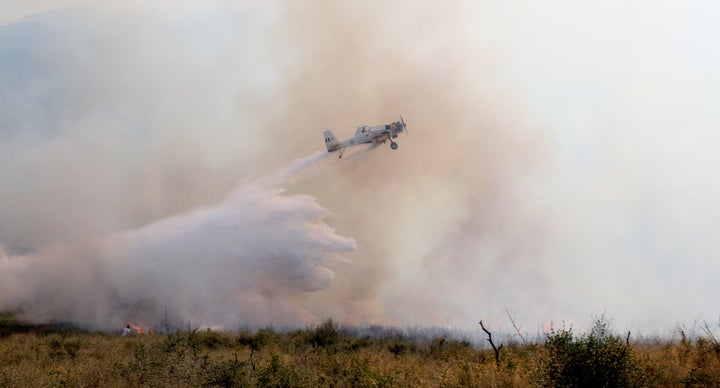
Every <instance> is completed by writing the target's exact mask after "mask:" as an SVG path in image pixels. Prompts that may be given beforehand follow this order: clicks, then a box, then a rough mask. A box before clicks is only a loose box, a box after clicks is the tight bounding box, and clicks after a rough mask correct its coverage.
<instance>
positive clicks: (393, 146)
mask: <svg viewBox="0 0 720 388" xmlns="http://www.w3.org/2000/svg"><path fill="white" fill-rule="evenodd" d="M390 148H392V149H393V150H396V149H397V148H398V144H397V143H395V142H394V141H391V142H390Z"/></svg>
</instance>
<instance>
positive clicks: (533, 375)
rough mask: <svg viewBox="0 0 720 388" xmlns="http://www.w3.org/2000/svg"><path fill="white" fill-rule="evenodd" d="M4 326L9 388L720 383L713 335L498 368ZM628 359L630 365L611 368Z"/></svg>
mask: <svg viewBox="0 0 720 388" xmlns="http://www.w3.org/2000/svg"><path fill="white" fill-rule="evenodd" d="M0 326H2V328H3V331H2V332H3V333H4V334H3V336H2V338H0V386H7V387H14V386H65V385H70V386H110V387H113V386H123V387H124V386H143V385H147V386H283V387H288V386H303V387H304V386H319V387H323V386H489V387H497V386H503V387H504V386H518V387H524V386H553V385H557V384H561V383H568V382H569V383H570V384H571V385H572V382H573V381H586V382H587V381H588V380H573V379H582V378H585V377H587V376H586V375H584V373H593V370H595V371H600V369H593V368H589V369H587V368H586V369H582V368H579V367H573V366H572V365H576V364H573V363H578V362H580V364H577V365H582V362H584V361H583V360H595V361H598V362H606V364H604V365H603V366H602V367H603V368H604V369H603V371H604V372H607V371H608V368H611V367H613V365H615V366H618V367H620V368H621V369H620V370H619V371H620V372H622V373H623V374H622V375H621V376H623V378H624V380H622V382H623V384H622V385H623V386H698V387H700V386H718V385H720V350H719V349H720V348H719V347H718V346H717V344H716V343H715V342H713V341H712V339H709V338H704V337H699V338H697V339H694V340H689V339H687V338H684V339H681V340H668V341H654V342H651V341H643V342H639V343H633V342H630V343H629V344H626V343H625V342H624V341H618V338H619V337H616V336H612V335H611V334H608V333H599V332H597V331H596V332H594V333H595V334H594V335H595V336H594V337H590V336H589V335H588V336H577V335H575V334H573V333H572V331H567V330H563V331H558V332H555V333H551V334H550V335H549V337H547V338H545V339H543V340H538V341H536V342H534V343H528V344H519V343H509V344H506V346H505V347H504V348H503V350H502V354H501V357H500V363H498V364H496V362H495V356H494V354H493V351H492V350H491V349H484V348H478V347H477V346H474V345H473V344H471V343H470V342H468V341H463V340H458V339H452V338H447V337H434V338H426V337H422V336H409V335H407V334H402V333H401V332H399V331H396V330H393V329H375V330H366V329H353V328H344V327H340V326H338V325H336V324H335V323H333V322H332V321H327V322H325V323H324V324H322V325H318V326H317V327H309V328H306V329H300V330H292V331H286V332H278V331H275V330H273V329H271V328H266V329H261V330H257V331H240V332H237V333H228V332H218V331H213V330H193V329H187V330H181V331H177V332H174V333H169V334H162V335H161V334H150V335H130V336H126V337H121V336H119V335H118V333H112V334H108V333H98V332H96V333H89V332H83V331H80V330H75V329H68V328H60V329H53V330H50V327H51V326H50V327H48V326H32V325H21V324H19V323H18V322H14V321H12V320H8V319H4V320H2V325H0ZM368 332H372V333H374V334H373V335H368V334H367V333H368ZM590 333H593V331H592V330H591V331H590ZM583 357H589V358H583ZM613 357H614V358H613ZM618 357H619V358H618ZM625 357H626V358H625ZM618 359H619V360H623V363H620V364H612V363H610V364H607V363H608V362H615V361H616V360H618ZM608 365H609V366H608ZM563 368H565V369H563ZM573 368H574V369H573ZM583 368H585V366H583ZM563 373H564V374H563ZM573 373H574V374H573ZM578 373H580V374H578ZM605 374H607V373H605ZM561 378H564V379H565V380H560V379H561ZM590 381H592V380H590ZM598 385H604V384H598ZM591 386H592V384H591Z"/></svg>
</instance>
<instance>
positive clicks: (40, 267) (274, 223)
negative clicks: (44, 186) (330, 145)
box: [0, 152, 355, 327]
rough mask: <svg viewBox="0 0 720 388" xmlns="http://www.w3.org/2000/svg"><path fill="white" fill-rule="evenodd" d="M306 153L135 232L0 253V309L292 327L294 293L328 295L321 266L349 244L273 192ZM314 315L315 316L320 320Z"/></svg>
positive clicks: (91, 322)
mask: <svg viewBox="0 0 720 388" xmlns="http://www.w3.org/2000/svg"><path fill="white" fill-rule="evenodd" d="M326 156H327V154H326V153H324V152H317V153H315V154H312V155H310V156H309V157H307V158H304V159H300V160H298V161H296V162H294V163H292V164H291V165H290V166H288V167H287V168H285V169H282V170H280V171H277V172H275V173H271V174H267V175H266V176H263V177H261V178H260V179H256V180H253V181H250V182H246V183H243V184H240V185H239V186H238V187H237V188H236V189H235V190H234V191H233V192H232V193H231V194H230V195H229V196H228V198H227V199H225V200H224V201H223V202H222V203H220V204H217V205H214V206H209V207H203V208H199V209H195V210H193V211H191V212H188V213H185V214H181V215H177V216H174V217H169V218H166V219H163V220H160V221H156V222H153V223H151V224H149V225H147V226H144V227H141V228H139V229H135V230H130V231H126V232H123V233H117V234H113V235H110V236H107V237H105V238H102V239H99V240H96V241H89V242H84V243H77V244H71V245H65V246H53V247H49V248H46V249H43V250H42V251H40V252H38V253H36V254H32V255H27V256H13V257H10V256H8V255H3V256H2V258H0V284H2V285H3V292H2V294H0V310H8V309H12V310H18V311H20V313H21V316H22V318H25V319H28V320H30V321H37V322H42V321H47V320H51V319H55V320H66V321H72V322H78V323H82V324H86V325H88V326H95V327H113V325H115V326H117V324H118V322H123V321H126V320H135V319H142V321H143V322H159V320H160V319H161V317H162V314H164V312H165V310H166V311H167V313H168V317H169V318H170V319H171V320H173V321H174V322H192V323H193V324H197V325H200V326H215V327H236V326H237V325H239V324H240V323H242V324H246V325H264V324H277V325H302V324H307V323H310V322H313V321H315V320H316V317H315V316H314V315H313V314H312V313H311V312H309V311H307V310H305V309H304V308H303V307H302V306H301V304H300V303H297V301H296V299H298V295H302V294H303V293H312V292H315V291H319V290H322V289H325V288H327V287H328V286H329V285H330V283H331V282H332V280H333V272H332V271H331V270H329V269H328V268H326V267H324V266H323V262H324V261H325V260H326V259H328V258H332V257H333V256H335V255H337V254H340V253H342V252H348V251H352V250H354V249H355V242H354V240H352V239H349V238H345V237H342V236H340V235H338V234H337V233H335V231H334V230H333V229H332V228H330V227H329V226H328V225H327V224H326V223H324V222H323V218H324V217H326V216H327V215H328V211H327V210H326V209H324V208H323V207H321V206H320V205H318V204H317V202H316V201H315V200H314V199H313V198H312V197H309V196H305V195H288V194H286V193H284V191H283V190H282V189H280V188H278V187H277V186H276V185H278V184H280V183H283V182H284V181H287V180H288V179H291V178H293V177H297V176H298V174H300V173H301V172H303V171H304V170H305V169H307V168H309V167H311V166H313V165H315V164H316V163H317V162H319V161H321V160H323V159H325V158H326ZM321 318H322V317H321Z"/></svg>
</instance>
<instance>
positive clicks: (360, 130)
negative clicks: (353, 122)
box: [355, 125, 370, 135]
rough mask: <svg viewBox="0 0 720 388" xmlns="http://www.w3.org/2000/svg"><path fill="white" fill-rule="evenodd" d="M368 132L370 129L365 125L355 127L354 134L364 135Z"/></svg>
mask: <svg viewBox="0 0 720 388" xmlns="http://www.w3.org/2000/svg"><path fill="white" fill-rule="evenodd" d="M368 131H370V127H368V126H367V125H361V126H359V127H357V129H356V130H355V134H356V135H359V134H361V133H365V132H368Z"/></svg>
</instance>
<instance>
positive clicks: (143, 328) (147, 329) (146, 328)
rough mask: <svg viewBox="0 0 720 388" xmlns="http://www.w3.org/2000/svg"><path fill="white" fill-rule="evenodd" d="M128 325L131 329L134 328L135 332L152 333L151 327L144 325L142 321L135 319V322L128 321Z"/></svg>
mask: <svg viewBox="0 0 720 388" xmlns="http://www.w3.org/2000/svg"><path fill="white" fill-rule="evenodd" d="M128 325H130V327H132V328H133V330H135V332H136V333H137V334H152V333H153V330H152V328H151V327H149V326H146V325H144V324H143V323H142V321H140V320H137V321H136V323H132V322H130V321H128Z"/></svg>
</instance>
